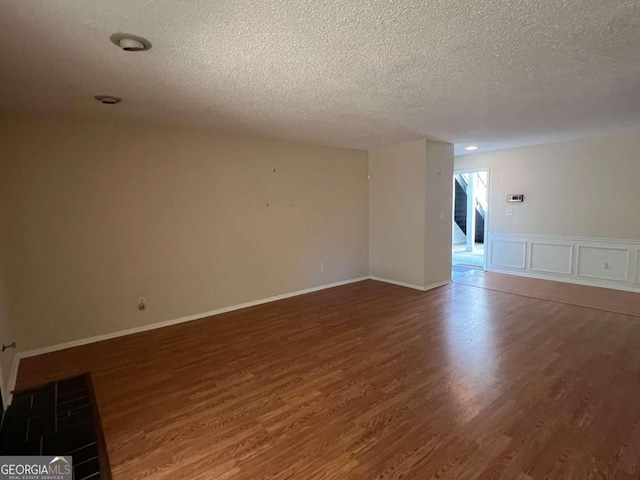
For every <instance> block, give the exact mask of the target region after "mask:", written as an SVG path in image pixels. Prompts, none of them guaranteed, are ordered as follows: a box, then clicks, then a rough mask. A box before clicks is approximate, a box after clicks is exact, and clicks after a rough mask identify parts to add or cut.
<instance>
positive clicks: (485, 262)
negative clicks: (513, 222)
mask: <svg viewBox="0 0 640 480" xmlns="http://www.w3.org/2000/svg"><path fill="white" fill-rule="evenodd" d="M481 172H487V210H486V211H485V212H484V239H483V240H484V242H483V247H484V259H483V261H482V270H484V271H485V272H486V271H487V270H488V269H489V252H488V250H487V247H488V245H489V232H490V231H491V228H490V227H491V212H490V210H491V167H490V166H488V165H485V166H484V167H476V168H461V169H458V170H454V171H453V182H454V184H453V191H454V192H455V189H456V186H455V181H456V180H455V179H456V174H462V173H481ZM455 202H456V199H455V194H454V196H453V202H452V203H453V206H452V209H453V213H452V216H451V220H452V221H453V223H455V220H454V219H453V216H454V215H455V208H456V206H455Z"/></svg>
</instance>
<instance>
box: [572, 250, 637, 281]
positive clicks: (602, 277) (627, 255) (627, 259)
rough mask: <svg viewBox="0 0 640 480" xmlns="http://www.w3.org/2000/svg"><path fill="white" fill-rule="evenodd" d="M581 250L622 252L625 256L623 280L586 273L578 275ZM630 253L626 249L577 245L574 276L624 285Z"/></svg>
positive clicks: (627, 273)
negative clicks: (576, 262) (576, 261)
mask: <svg viewBox="0 0 640 480" xmlns="http://www.w3.org/2000/svg"><path fill="white" fill-rule="evenodd" d="M583 249H585V250H586V249H591V250H612V251H614V252H624V253H625V256H626V262H625V265H624V278H611V277H605V276H602V275H589V274H586V273H580V270H581V268H580V267H581V264H580V260H581V259H582V255H581V253H582V250H583ZM630 253H631V252H630V251H629V249H628V248H619V247H600V246H598V245H578V266H577V268H576V275H578V276H579V277H586V278H597V279H600V280H607V281H610V282H622V283H625V282H626V281H627V280H629V257H630Z"/></svg>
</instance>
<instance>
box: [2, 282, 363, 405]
mask: <svg viewBox="0 0 640 480" xmlns="http://www.w3.org/2000/svg"><path fill="white" fill-rule="evenodd" d="M369 278H371V277H368V276H366V277H358V278H352V279H349V280H343V281H341V282H335V283H329V284H327V285H320V286H318V287H311V288H306V289H304V290H297V291H295V292H289V293H283V294H280V295H275V296H273V297H268V298H263V299H260V300H254V301H252V302H246V303H241V304H238V305H231V306H229V307H223V308H218V309H216V310H211V311H209V312H203V313H196V314H195V315H188V316H186V317H180V318H176V319H174V320H165V321H163V322H157V323H151V324H149V325H142V326H140V327H134V328H128V329H126V330H119V331H117V332H112V333H105V334H103V335H96V336H94V337H88V338H83V339H80V340H74V341H71V342H65V343H58V344H56V345H51V346H48V347H42V348H36V349H34V350H27V351H25V352H19V353H17V354H16V356H15V357H14V359H13V365H12V368H11V375H10V376H9V381H8V382H7V392H5V397H6V398H7V406H8V405H11V400H12V398H13V390H14V389H15V386H16V380H17V378H18V367H19V364H20V360H21V359H23V358H28V357H34V356H36V355H43V354H45V353H51V352H57V351H59V350H66V349H67V348H73V347H79V346H81V345H87V344H90V343H95V342H102V341H103V340H110V339H112V338H117V337H124V336H126V335H133V334H134V333H140V332H146V331H148V330H155V329H157V328H164V327H169V326H172V325H178V324H180V323H185V322H191V321H193V320H199V319H201V318H207V317H212V316H215V315H220V314H223V313H227V312H233V311H235V310H241V309H243V308H248V307H254V306H256V305H262V304H264V303H270V302H275V301H276V300H284V299H285V298H291V297H296V296H298V295H304V294H307V293H312V292H317V291H319V290H325V289H327V288H333V287H339V286H341V285H347V284H349V283H356V282H361V281H363V280H368V279H369Z"/></svg>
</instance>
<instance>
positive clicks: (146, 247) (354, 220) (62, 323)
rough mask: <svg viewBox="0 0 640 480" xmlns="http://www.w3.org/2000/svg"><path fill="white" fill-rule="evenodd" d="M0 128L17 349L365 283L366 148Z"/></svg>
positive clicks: (33, 122)
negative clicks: (143, 304) (141, 307)
mask: <svg viewBox="0 0 640 480" xmlns="http://www.w3.org/2000/svg"><path fill="white" fill-rule="evenodd" d="M1 121H2V123H1V126H0V145H2V152H1V153H2V168H3V171H2V175H3V180H1V181H2V185H0V186H1V187H2V188H3V189H5V195H4V197H3V198H4V201H5V202H7V205H9V206H10V211H9V215H8V218H7V225H6V226H7V230H8V231H9V232H10V233H9V235H10V238H9V240H8V242H7V245H6V248H4V249H3V252H2V254H3V255H4V258H5V260H6V263H7V265H6V270H7V275H8V278H10V279H11V282H10V284H7V285H5V286H6V287H7V289H8V290H9V294H10V295H11V298H12V300H13V302H12V304H13V305H14V306H15V308H14V309H12V312H14V313H15V315H14V314H13V313H12V320H13V321H14V323H15V325H17V332H16V334H17V336H18V342H19V344H20V347H21V350H28V349H33V348H37V347H43V346H49V345H53V344H57V343H61V342H67V341H71V340H75V339H82V338H86V337H91V336H94V335H99V334H105V333H110V332H115V331H119V330H123V329H129V328H132V327H136V326H143V325H147V324H151V323H156V322H159V321H163V320H170V319H175V318H179V317H182V316H186V315H191V314H197V313H201V312H206V311H210V310H212V309H217V308H221V307H225V306H229V305H234V304H239V303H243V302H247V301H252V300H257V299H261V298H266V297H270V296H274V295H277V294H282V293H286V292H292V291H296V290H300V289H305V288H309V287H314V286H319V285H324V284H329V283H332V282H338V281H342V280H347V279H352V278H356V277H360V276H366V275H367V274H368V186H367V170H368V162H367V153H366V152H364V151H357V150H347V149H339V148H327V147H315V146H305V145H299V144H294V143H287V142H282V141H277V140H270V139H262V138H255V137H246V136H239V135H230V134H211V133H207V132H198V131H187V130H177V129H166V128H160V127H149V126H143V125H136V124H131V125H124V126H119V125H114V124H107V123H104V124H103V123H100V124H98V123H93V124H89V123H81V122H74V121H63V120H54V119H45V118H29V117H19V118H17V117H11V118H7V117H5V118H3V119H2V120H1ZM274 170H275V171H274ZM321 266H324V271H323V272H321ZM140 295H143V296H145V297H146V299H147V302H148V309H147V310H146V311H144V312H140V311H138V309H137V303H136V302H137V297H138V296H140Z"/></svg>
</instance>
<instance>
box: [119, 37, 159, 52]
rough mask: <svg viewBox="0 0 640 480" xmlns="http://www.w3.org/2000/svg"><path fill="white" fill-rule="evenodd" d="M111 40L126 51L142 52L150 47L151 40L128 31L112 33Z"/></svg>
mask: <svg viewBox="0 0 640 480" xmlns="http://www.w3.org/2000/svg"><path fill="white" fill-rule="evenodd" d="M110 38H111V42H112V43H113V44H114V45H117V46H118V47H120V48H121V49H122V50H124V51H126V52H142V51H144V50H149V49H150V48H151V42H150V41H149V40H147V39H146V38H142V37H139V36H137V35H131V34H129V33H114V34H113V35H111V37H110Z"/></svg>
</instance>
